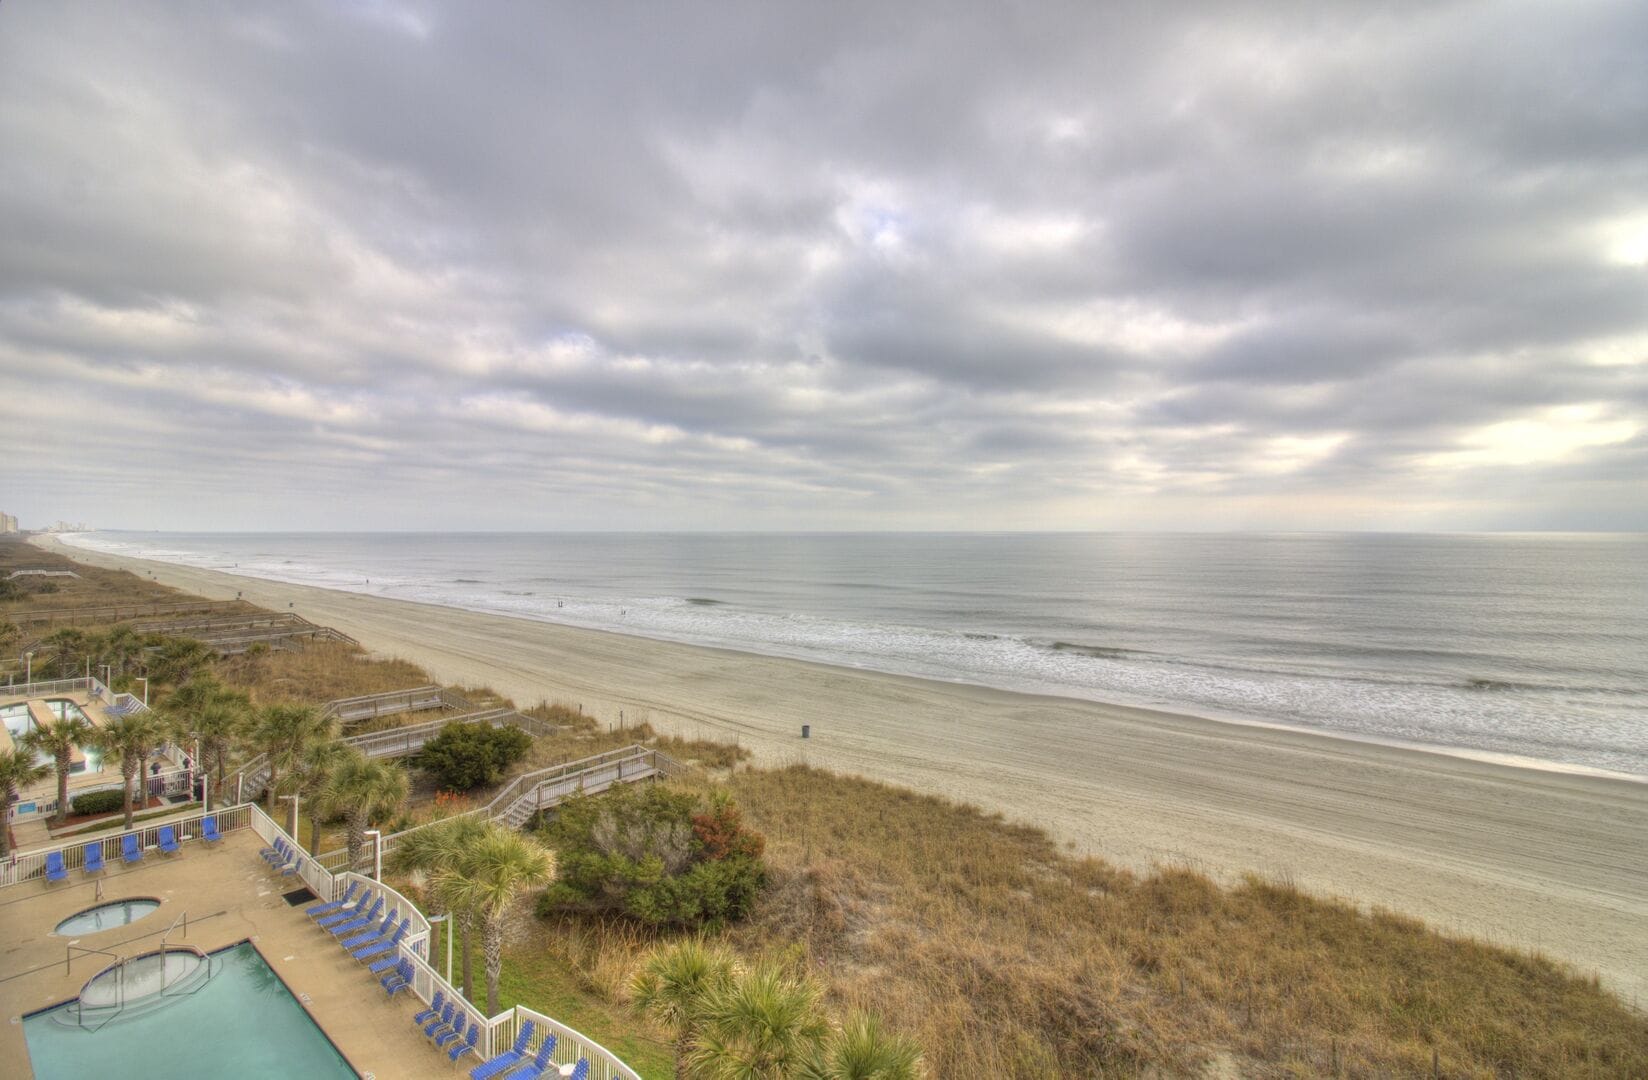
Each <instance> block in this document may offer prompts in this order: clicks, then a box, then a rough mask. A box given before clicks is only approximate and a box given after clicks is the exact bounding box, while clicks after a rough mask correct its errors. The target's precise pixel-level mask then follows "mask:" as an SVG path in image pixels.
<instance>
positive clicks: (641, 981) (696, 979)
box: [630, 938, 733, 1080]
mask: <svg viewBox="0 0 1648 1080" xmlns="http://www.w3.org/2000/svg"><path fill="white" fill-rule="evenodd" d="M732 979H733V956H732V954H731V953H730V952H728V951H727V950H726V949H725V948H723V947H722V946H719V945H709V944H706V943H705V942H704V939H703V938H688V939H687V940H685V941H680V942H677V943H676V944H674V945H669V946H666V947H665V948H662V949H658V950H657V951H655V952H654V953H653V954H652V955H651V956H650V957H648V958H647V962H646V964H645V965H644V966H643V967H642V968H641V970H640V971H638V972H637V973H636V975H635V978H634V979H633V980H632V981H631V982H630V993H631V995H632V996H633V998H634V1001H635V1007H636V1008H638V1009H640V1010H641V1011H642V1012H643V1013H645V1014H646V1015H647V1016H648V1017H650V1018H651V1019H652V1020H653V1022H654V1023H657V1024H659V1025H661V1026H663V1027H666V1028H669V1029H671V1030H672V1031H674V1032H675V1076H676V1080H683V1078H684V1077H686V1076H687V1075H689V1074H688V1072H687V1055H688V1054H689V1053H690V1052H691V1051H692V1043H693V1039H694V1037H696V1035H697V1034H698V1016H699V1013H700V1012H701V1011H702V1010H703V1008H704V1002H705V1000H706V999H707V998H709V997H710V996H711V995H712V994H717V993H723V992H725V991H726V989H727V988H728V987H729V986H730V985H731V984H732Z"/></svg>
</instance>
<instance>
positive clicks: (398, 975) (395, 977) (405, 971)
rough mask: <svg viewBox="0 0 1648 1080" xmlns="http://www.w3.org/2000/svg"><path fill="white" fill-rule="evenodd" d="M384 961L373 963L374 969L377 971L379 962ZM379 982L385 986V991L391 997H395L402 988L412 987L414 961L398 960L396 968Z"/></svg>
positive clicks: (380, 962)
mask: <svg viewBox="0 0 1648 1080" xmlns="http://www.w3.org/2000/svg"><path fill="white" fill-rule="evenodd" d="M382 963H384V961H382V960H380V961H378V963H377V964H373V965H372V970H373V971H377V970H378V966H379V964H382ZM378 982H379V984H380V985H382V986H383V992H384V993H385V994H388V995H389V996H390V997H394V996H395V995H396V994H398V993H400V992H401V991H402V990H410V989H412V961H410V960H396V961H395V970H394V971H391V972H390V973H389V974H387V975H385V976H384V977H383V978H381V979H379V980H378Z"/></svg>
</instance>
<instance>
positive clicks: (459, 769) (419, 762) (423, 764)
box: [412, 723, 532, 791]
mask: <svg viewBox="0 0 1648 1080" xmlns="http://www.w3.org/2000/svg"><path fill="white" fill-rule="evenodd" d="M531 748H532V736H530V735H528V734H527V733H526V732H524V731H522V730H521V729H520V728H516V727H492V726H490V725H488V724H456V723H454V724H448V725H446V727H444V728H442V729H441V733H440V734H439V735H437V736H435V737H434V738H433V739H430V740H429V741H428V742H427V743H425V744H424V745H423V749H421V750H419V751H418V752H417V753H416V754H414V755H413V756H412V764H414V765H416V766H417V767H418V768H420V769H427V770H428V771H429V772H431V773H433V774H434V776H435V780H436V782H437V783H439V784H440V786H441V787H443V788H446V789H447V790H448V791H468V790H470V789H471V788H476V787H479V786H481V785H482V784H496V783H497V782H498V778H499V777H500V776H502V775H503V771H504V770H505V769H507V768H508V767H509V766H511V765H513V764H515V762H517V761H520V760H521V759H522V758H523V757H525V756H526V752H527V751H528V750H530V749H531Z"/></svg>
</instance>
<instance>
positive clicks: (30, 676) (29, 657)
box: [23, 652, 34, 683]
mask: <svg viewBox="0 0 1648 1080" xmlns="http://www.w3.org/2000/svg"><path fill="white" fill-rule="evenodd" d="M23 660H24V661H25V662H26V663H27V664H28V671H27V672H25V673H24V675H23V682H24V683H31V682H33V681H34V654H33V653H32V652H27V653H24V654H23Z"/></svg>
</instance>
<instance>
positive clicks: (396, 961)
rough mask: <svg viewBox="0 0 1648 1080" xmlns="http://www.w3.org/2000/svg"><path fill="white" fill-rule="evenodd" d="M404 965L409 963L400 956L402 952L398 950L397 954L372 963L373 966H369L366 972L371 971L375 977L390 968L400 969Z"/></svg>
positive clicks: (393, 953)
mask: <svg viewBox="0 0 1648 1080" xmlns="http://www.w3.org/2000/svg"><path fill="white" fill-rule="evenodd" d="M404 963H408V961H406V960H405V959H404V958H403V957H402V956H401V955H400V950H399V949H396V951H395V952H392V953H390V954H389V955H388V956H386V957H384V958H383V959H382V960H374V961H372V963H371V966H369V967H368V968H367V969H366V970H368V971H370V972H371V973H372V974H374V975H377V974H379V973H381V972H385V971H388V970H389V969H390V968H398V967H399V965H401V964H404ZM407 978H411V976H407Z"/></svg>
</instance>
